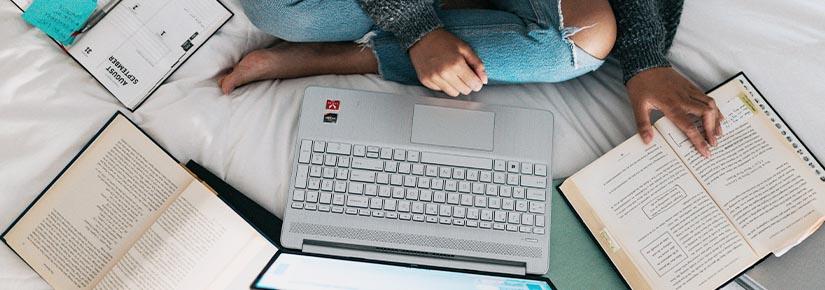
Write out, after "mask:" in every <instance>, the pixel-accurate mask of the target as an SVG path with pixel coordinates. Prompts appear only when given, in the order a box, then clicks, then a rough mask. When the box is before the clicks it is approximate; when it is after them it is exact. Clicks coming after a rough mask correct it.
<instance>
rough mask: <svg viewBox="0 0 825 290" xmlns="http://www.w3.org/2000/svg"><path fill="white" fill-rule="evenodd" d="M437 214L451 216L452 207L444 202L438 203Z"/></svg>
mask: <svg viewBox="0 0 825 290" xmlns="http://www.w3.org/2000/svg"><path fill="white" fill-rule="evenodd" d="M438 214H439V215H441V216H451V215H453V207H452V206H450V205H446V204H442V205H439V206H438Z"/></svg>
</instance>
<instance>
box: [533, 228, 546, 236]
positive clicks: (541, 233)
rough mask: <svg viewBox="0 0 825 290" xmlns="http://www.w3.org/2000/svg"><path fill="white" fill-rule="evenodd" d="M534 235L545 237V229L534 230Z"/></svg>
mask: <svg viewBox="0 0 825 290" xmlns="http://www.w3.org/2000/svg"><path fill="white" fill-rule="evenodd" d="M533 233H534V234H539V235H543V234H544V229H543V228H533Z"/></svg>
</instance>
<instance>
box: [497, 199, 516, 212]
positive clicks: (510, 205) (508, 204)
mask: <svg viewBox="0 0 825 290" xmlns="http://www.w3.org/2000/svg"><path fill="white" fill-rule="evenodd" d="M515 208H516V202H515V201H514V200H512V199H509V198H505V199H502V200H501V209H506V210H515Z"/></svg>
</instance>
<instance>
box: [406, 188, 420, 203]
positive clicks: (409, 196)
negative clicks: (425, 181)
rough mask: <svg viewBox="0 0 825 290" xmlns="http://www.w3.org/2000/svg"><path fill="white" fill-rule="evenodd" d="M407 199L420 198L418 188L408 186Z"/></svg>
mask: <svg viewBox="0 0 825 290" xmlns="http://www.w3.org/2000/svg"><path fill="white" fill-rule="evenodd" d="M407 199H409V200H418V189H415V188H407Z"/></svg>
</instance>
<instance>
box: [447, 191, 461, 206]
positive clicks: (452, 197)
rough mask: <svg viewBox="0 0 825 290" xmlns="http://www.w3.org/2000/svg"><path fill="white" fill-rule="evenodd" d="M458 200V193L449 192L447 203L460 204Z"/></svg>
mask: <svg viewBox="0 0 825 290" xmlns="http://www.w3.org/2000/svg"><path fill="white" fill-rule="evenodd" d="M458 201H459V195H458V193H450V194H447V203H449V204H458Z"/></svg>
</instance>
